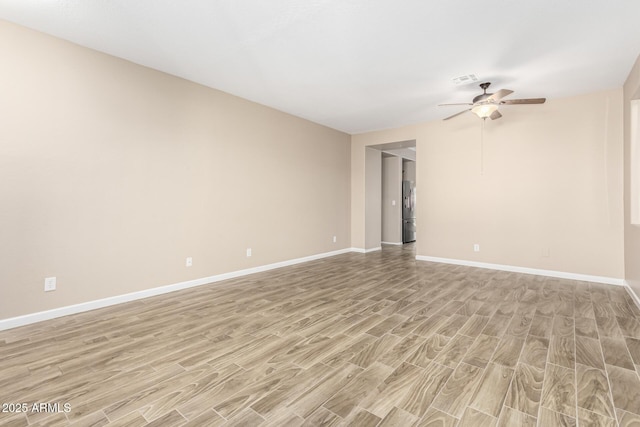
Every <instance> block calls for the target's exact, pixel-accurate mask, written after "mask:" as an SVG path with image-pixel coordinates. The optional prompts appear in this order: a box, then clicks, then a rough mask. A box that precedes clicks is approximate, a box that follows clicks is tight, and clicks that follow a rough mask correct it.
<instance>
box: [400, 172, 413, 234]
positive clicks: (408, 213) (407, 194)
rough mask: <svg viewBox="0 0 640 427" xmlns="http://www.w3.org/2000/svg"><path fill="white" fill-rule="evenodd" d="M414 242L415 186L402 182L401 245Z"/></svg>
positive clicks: (408, 182)
mask: <svg viewBox="0 0 640 427" xmlns="http://www.w3.org/2000/svg"><path fill="white" fill-rule="evenodd" d="M415 240H416V184H415V182H413V181H402V243H409V242H414V241H415Z"/></svg>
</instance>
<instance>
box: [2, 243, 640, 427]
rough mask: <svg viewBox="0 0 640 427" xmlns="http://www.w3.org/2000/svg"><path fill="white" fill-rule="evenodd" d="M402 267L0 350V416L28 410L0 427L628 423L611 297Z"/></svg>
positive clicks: (61, 333) (245, 287) (595, 287)
mask: <svg viewBox="0 0 640 427" xmlns="http://www.w3.org/2000/svg"><path fill="white" fill-rule="evenodd" d="M414 256H415V253H414V250H413V247H412V245H405V246H403V247H384V248H383V250H382V251H381V252H377V253H370V254H366V255H363V254H355V253H351V254H344V255H339V256H336V257H332V258H326V259H323V260H318V261H313V262H309V263H305V264H299V265H296V266H293V267H286V268H282V269H278V270H272V271H269V272H265V273H260V274H255V275H251V276H246V277H243V278H239V279H234V280H228V281H226V282H220V283H217V284H214V285H210V286H202V287H198V288H193V289H188V290H185V291H180V292H175V293H171V294H166V295H162V296H159V297H154V298H149V299H145V300H140V301H135V302H131V303H127V304H122V305H119V306H114V307H109V308H105V309H101V310H96V311H92V312H87V313H82V314H78V315H73V316H68V317H65V318H60V319H56V320H52V321H48V322H44V323H40V324H34V325H29V326H26V327H22V328H16V329H13V330H9V331H4V332H0V355H1V360H0V363H1V365H0V403H3V404H20V403H26V404H27V406H28V412H27V413H15V407H13V411H9V412H2V413H0V425H3V426H26V425H33V426H36V425H37V426H45V425H46V426H64V425H78V426H89V425H91V426H102V425H108V426H144V425H150V426H180V425H185V426H218V425H225V426H317V425H327V426H340V425H358V426H392V425H395V426H536V425H537V426H545V427H549V426H556V425H557V426H575V425H578V426H615V425H620V426H630V425H638V424H637V423H640V377H639V375H638V373H639V372H640V322H639V320H640V310H638V308H637V307H636V306H635V305H634V303H633V302H632V300H631V299H630V297H629V296H628V295H627V294H626V291H625V289H624V288H622V287H616V286H608V285H601V284H593V283H585V282H575V281H569V280H560V279H553V278H544V277H539V276H533V275H524V274H515V273H507V272H498V271H491V270H484V269H475V268H468V267H461V266H453V265H445V264H435V263H428V262H416V261H415V259H414ZM34 402H36V403H54V402H58V403H60V405H61V406H60V408H59V409H60V411H61V412H56V413H51V412H46V411H45V412H37V411H33V410H32V409H33V408H32V405H33V403H34ZM65 403H67V404H69V405H70V408H69V409H70V410H69V412H64V411H63V409H64V407H63V406H62V405H63V404H65ZM4 409H12V408H11V407H7V406H5V408H4ZM48 409H49V410H51V409H54V408H52V407H50V408H48ZM634 423H636V424H634Z"/></svg>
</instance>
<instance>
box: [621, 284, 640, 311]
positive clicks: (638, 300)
mask: <svg viewBox="0 0 640 427" xmlns="http://www.w3.org/2000/svg"><path fill="white" fill-rule="evenodd" d="M624 287H625V288H626V289H627V293H628V294H629V296H630V297H631V299H632V300H633V302H635V303H636V306H637V307H638V308H639V309H640V297H638V295H636V293H635V292H634V291H633V289H631V286H629V282H627V281H626V280H625V281H624Z"/></svg>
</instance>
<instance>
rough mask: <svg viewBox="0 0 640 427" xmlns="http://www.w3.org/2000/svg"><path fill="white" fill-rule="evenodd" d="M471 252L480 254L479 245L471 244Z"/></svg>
mask: <svg viewBox="0 0 640 427" xmlns="http://www.w3.org/2000/svg"><path fill="white" fill-rule="evenodd" d="M473 252H480V245H479V244H478V243H474V244H473Z"/></svg>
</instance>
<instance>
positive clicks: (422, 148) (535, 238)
mask: <svg viewBox="0 0 640 427" xmlns="http://www.w3.org/2000/svg"><path fill="white" fill-rule="evenodd" d="M503 113H504V117H503V118H502V119H500V120H497V121H493V122H492V121H487V122H486V128H485V132H484V149H483V150H482V153H481V149H480V147H481V132H480V131H481V124H482V122H481V121H480V120H479V119H478V118H477V117H475V116H474V115H472V114H466V115H463V116H460V117H458V118H456V119H455V120H450V121H446V122H445V121H436V122H429V123H424V124H421V125H418V126H411V127H405V128H400V129H392V130H386V131H382V132H371V133H367V134H360V135H354V136H353V137H352V167H353V165H354V159H353V157H354V156H363V155H364V153H362V150H363V147H366V146H367V145H372V144H381V143H385V142H393V141H401V140H408V139H416V140H417V162H416V165H417V191H418V193H417V200H418V204H417V221H416V222H417V224H418V236H417V253H418V255H422V256H433V257H442V258H450V259H457V260H466V261H477V262H484V263H492V264H503V265H511V266H519V267H528V268H535V269H544V270H554V271H561V272H568V273H576V274H586V275H595V276H603V277H610V278H617V279H620V278H622V277H623V273H624V272H623V270H624V266H623V220H622V215H623V213H622V208H623V207H622V167H621V165H622V90H620V89H618V90H610V91H604V92H598V93H592V94H588V95H584V96H578V97H572V98H565V99H555V100H550V101H548V102H547V103H546V104H544V105H533V106H518V107H510V108H509V107H505V108H504V112H503ZM444 115H445V114H444V112H443V116H444ZM481 154H482V156H481ZM361 173H362V171H361V170H360V171H358V170H357V169H352V175H353V174H355V175H358V174H361ZM353 181H354V178H353V176H352V182H353ZM353 197H358V196H357V195H355V194H352V198H353ZM351 214H352V223H353V216H354V215H358V211H357V210H356V211H354V210H352V212H351ZM474 243H478V244H480V252H473V244H474ZM547 255H548V256H547Z"/></svg>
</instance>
